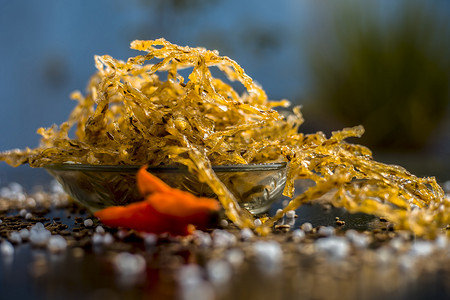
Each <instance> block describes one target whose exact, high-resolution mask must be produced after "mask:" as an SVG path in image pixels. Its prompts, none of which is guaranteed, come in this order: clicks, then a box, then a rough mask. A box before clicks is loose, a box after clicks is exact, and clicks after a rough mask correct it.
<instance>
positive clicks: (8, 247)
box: [0, 241, 14, 256]
mask: <svg viewBox="0 0 450 300" xmlns="http://www.w3.org/2000/svg"><path fill="white" fill-rule="evenodd" d="M0 253H1V254H2V255H3V256H12V255H13V254H14V246H13V245H12V244H11V243H10V242H8V241H3V242H2V243H1V244H0Z"/></svg>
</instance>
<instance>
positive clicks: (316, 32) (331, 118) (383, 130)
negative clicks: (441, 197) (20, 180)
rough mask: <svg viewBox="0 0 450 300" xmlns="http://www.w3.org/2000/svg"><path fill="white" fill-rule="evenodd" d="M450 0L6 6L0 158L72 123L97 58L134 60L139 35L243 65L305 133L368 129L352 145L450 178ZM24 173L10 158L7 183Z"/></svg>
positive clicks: (0, 171) (0, 5) (1, 27)
mask: <svg viewBox="0 0 450 300" xmlns="http://www.w3.org/2000/svg"><path fill="white" fill-rule="evenodd" d="M449 2H450V1H443V0H441V1H438V0H430V1H400V0H390V1H388V0H382V1H355V0H353V1H352V0H346V1H344V0H341V1H331V0H330V1H325V0H324V1H313V0H309V1H307V0H277V1H257V0H250V1H237V0H154V1H150V0H147V1H146V0H129V1H119V0H100V1H57V0H49V1H45V2H44V1H34V0H16V1H7V0H0V58H1V63H0V90H1V93H0V103H1V106H0V151H5V150H9V149H13V148H25V147H27V146H28V147H35V146H37V145H38V141H39V136H38V135H37V134H36V129H37V128H39V127H42V126H43V127H48V126H51V125H52V124H53V123H56V124H60V123H61V122H63V121H65V120H66V119H67V117H68V114H69V113H70V111H71V110H72V108H73V106H74V104H75V102H73V101H71V100H70V99H69V95H70V93H71V92H72V91H74V90H81V91H82V92H84V88H85V86H86V84H87V81H88V79H89V77H90V76H91V75H92V74H93V73H94V72H95V68H94V60H93V56H94V55H95V54H100V55H101V54H109V55H112V56H113V57H115V58H120V59H124V60H125V59H127V58H128V57H130V56H135V55H138V53H137V52H136V51H133V50H130V49H129V43H130V42H131V41H132V40H134V39H155V38H159V37H164V38H166V39H167V40H169V41H171V42H173V43H176V44H180V45H189V46H203V47H206V48H209V49H217V50H219V52H220V54H221V55H226V56H229V57H231V58H233V59H234V60H236V61H237V62H238V63H239V64H240V65H241V66H242V67H244V69H245V70H246V72H247V73H248V74H249V75H250V76H251V77H253V78H254V79H255V80H256V81H258V82H259V83H261V84H262V86H263V87H264V89H265V90H266V92H267V94H268V96H269V98H271V99H274V100H277V99H282V98H287V99H289V100H291V101H292V102H293V103H295V104H300V105H302V106H303V113H304V117H305V120H306V122H305V124H304V125H303V126H302V127H301V130H302V131H304V132H307V133H308V132H315V131H317V130H322V131H324V132H325V133H326V134H328V135H329V134H330V132H331V131H332V130H338V129H341V128H343V127H348V126H354V125H358V124H363V125H364V126H365V127H366V134H365V136H364V137H363V138H362V139H361V140H354V141H352V142H358V143H361V144H364V145H367V146H369V147H371V148H372V149H373V150H374V157H375V158H376V159H379V160H382V161H386V162H391V163H398V164H402V165H405V166H406V167H407V168H409V169H410V170H411V171H413V172H415V173H417V174H418V175H438V177H439V178H440V179H441V180H447V179H450V176H449V175H450V174H449V173H450V170H449V166H450V164H449V162H448V161H449V158H450V118H449V116H450V113H449V111H450V108H449V105H448V104H449V102H450V101H449V99H450V98H449V86H450V84H449V78H450V61H449V56H450V55H449V54H450V34H449V32H450V27H449V21H448V19H450V4H449ZM21 170H25V169H23V168H19V169H18V170H11V168H10V167H9V166H7V165H6V164H5V163H1V164H0V184H2V180H3V181H7V180H8V176H12V175H11V174H16V173H17V172H19V173H20V172H24V171H21ZM14 172H16V173H14ZM19 173H17V174H19ZM5 174H6V175H5ZM9 178H11V177H9Z"/></svg>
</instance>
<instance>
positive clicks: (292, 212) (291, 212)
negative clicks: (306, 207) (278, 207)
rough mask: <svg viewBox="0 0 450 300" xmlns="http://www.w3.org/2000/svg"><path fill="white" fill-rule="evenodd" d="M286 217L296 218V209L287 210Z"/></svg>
mask: <svg viewBox="0 0 450 300" xmlns="http://www.w3.org/2000/svg"><path fill="white" fill-rule="evenodd" d="M286 218H288V219H293V218H295V210H288V211H287V212H286Z"/></svg>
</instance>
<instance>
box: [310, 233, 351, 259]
mask: <svg viewBox="0 0 450 300" xmlns="http://www.w3.org/2000/svg"><path fill="white" fill-rule="evenodd" d="M315 247H316V250H317V251H318V252H320V253H323V254H326V255H328V256H329V258H331V259H342V258H345V257H346V256H347V255H348V252H349V250H350V245H349V243H348V241H347V239H345V238H343V237H337V236H330V237H326V238H321V239H318V240H317V241H316V242H315Z"/></svg>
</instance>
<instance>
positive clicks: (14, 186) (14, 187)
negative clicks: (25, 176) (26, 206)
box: [9, 182, 23, 193]
mask: <svg viewBox="0 0 450 300" xmlns="http://www.w3.org/2000/svg"><path fill="white" fill-rule="evenodd" d="M9 189H10V190H11V192H13V193H23V187H22V185H21V184H20V183H17V182H11V183H10V184H9Z"/></svg>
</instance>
